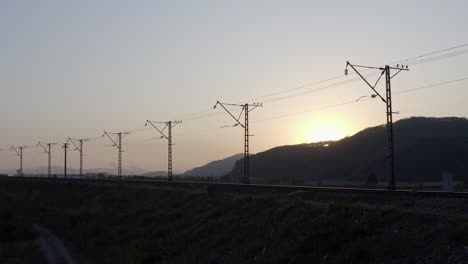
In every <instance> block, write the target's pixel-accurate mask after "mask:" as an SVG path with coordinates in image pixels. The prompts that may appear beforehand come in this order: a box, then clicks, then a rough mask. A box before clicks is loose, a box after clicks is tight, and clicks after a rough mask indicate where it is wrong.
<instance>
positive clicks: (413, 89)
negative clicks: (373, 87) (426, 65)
mask: <svg viewBox="0 0 468 264" xmlns="http://www.w3.org/2000/svg"><path fill="white" fill-rule="evenodd" d="M466 80H468V77H463V78H460V79H455V80H449V81H444V82H439V83H434V84H429V85H425V86H421V87H417V88H411V89H407V90H400V91H396V92H393V94H394V95H399V94H404V93H409V92H413V91H418V90H424V89H428V88H432V87H437V86H441V85H446V84H451V83H456V82H461V81H466ZM374 98H375V97H369V98H365V99H363V100H359V101H358V100H356V99H354V100H351V101H346V102H342V103H337V104H332V105H327V106H324V107H319V108H314V109H310V110H304V111H299V112H293V113H289V114H284V115H279V116H273V117H269V118H265V119H258V120H254V121H252V123H256V124H257V123H263V122H265V121H270V120H275V119H281V118H285V117H289V116H295V115H302V114H307V113H312V112H319V111H322V110H326V109H332V108H337V107H341V106H345V105H350V104H356V103H360V102H363V101H368V100H372V99H374Z"/></svg>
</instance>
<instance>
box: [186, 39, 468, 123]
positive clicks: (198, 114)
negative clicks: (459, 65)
mask: <svg viewBox="0 0 468 264" xmlns="http://www.w3.org/2000/svg"><path fill="white" fill-rule="evenodd" d="M464 47H468V43H464V44H461V45H457V46H453V47H449V48H445V49H441V50H437V51H434V52H429V53H425V54H421V55H418V56H414V57H410V58H406V59H403V60H398V61H394V62H391V63H388V64H387V65H394V64H399V63H404V62H410V61H414V60H420V59H423V58H426V57H429V56H433V55H437V54H441V53H444V52H447V51H452V50H456V49H460V48H464ZM466 53H468V50H462V51H456V52H452V53H449V54H442V55H439V56H437V57H435V58H427V59H425V60H420V61H417V62H414V63H409V64H408V65H411V66H414V65H419V64H424V63H428V62H432V61H437V60H441V59H445V58H449V57H454V56H459V55H463V54H466ZM365 71H368V70H364V71H362V72H365ZM352 74H354V73H349V75H352ZM345 76H346V75H344V74H341V75H337V76H334V77H331V78H327V79H324V80H320V81H317V82H313V83H308V84H304V85H300V86H297V87H293V88H289V89H286V90H283V91H278V92H274V93H270V94H265V95H262V96H257V97H253V98H248V99H246V100H243V102H247V101H254V100H259V99H264V98H268V97H272V96H276V95H281V94H286V93H290V92H293V91H298V90H304V89H312V87H313V86H316V85H319V84H323V83H326V82H329V81H333V80H338V79H340V78H342V77H345ZM343 82H348V81H343ZM351 82H352V81H351ZM341 83H342V82H337V83H333V84H329V85H326V86H324V87H319V88H315V89H313V90H312V91H310V93H312V92H315V91H321V90H325V89H330V88H334V87H337V86H341ZM307 93H308V92H303V93H297V94H293V95H285V96H284V97H278V98H275V99H270V100H266V101H264V102H274V101H279V100H283V99H286V98H290V97H296V96H299V95H303V94H307ZM210 110H212V109H206V110H202V111H199V112H196V113H192V114H188V115H185V116H183V117H181V118H179V119H181V120H182V121H191V120H197V119H203V118H207V117H211V116H214V115H219V114H222V113H223V112H215V113H209V111H210ZM205 113H208V114H205ZM185 117H187V118H185Z"/></svg>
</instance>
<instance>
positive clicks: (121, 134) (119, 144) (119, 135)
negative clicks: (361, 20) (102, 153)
mask: <svg viewBox="0 0 468 264" xmlns="http://www.w3.org/2000/svg"><path fill="white" fill-rule="evenodd" d="M110 134H113V135H117V140H114V139H113V138H112V137H111V136H110ZM129 134H130V132H118V133H112V132H106V131H104V135H103V136H107V137H108V138H109V139H110V140H111V141H112V143H113V144H114V145H112V146H113V147H116V148H117V149H118V164H117V175H118V176H119V179H120V180H121V179H122V137H124V136H126V135H129Z"/></svg>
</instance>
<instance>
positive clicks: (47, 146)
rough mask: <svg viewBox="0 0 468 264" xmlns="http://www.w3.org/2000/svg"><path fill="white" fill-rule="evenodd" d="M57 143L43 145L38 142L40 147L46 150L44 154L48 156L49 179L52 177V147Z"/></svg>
mask: <svg viewBox="0 0 468 264" xmlns="http://www.w3.org/2000/svg"><path fill="white" fill-rule="evenodd" d="M55 144H56V143H42V142H37V145H38V146H41V147H42V149H44V153H46V154H47V177H48V178H50V177H51V176H52V146H53V145H55Z"/></svg>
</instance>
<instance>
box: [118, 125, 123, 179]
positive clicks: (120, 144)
mask: <svg viewBox="0 0 468 264" xmlns="http://www.w3.org/2000/svg"><path fill="white" fill-rule="evenodd" d="M117 138H118V140H119V145H118V149H119V164H118V176H119V179H120V180H121V179H122V133H120V132H119V133H117Z"/></svg>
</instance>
